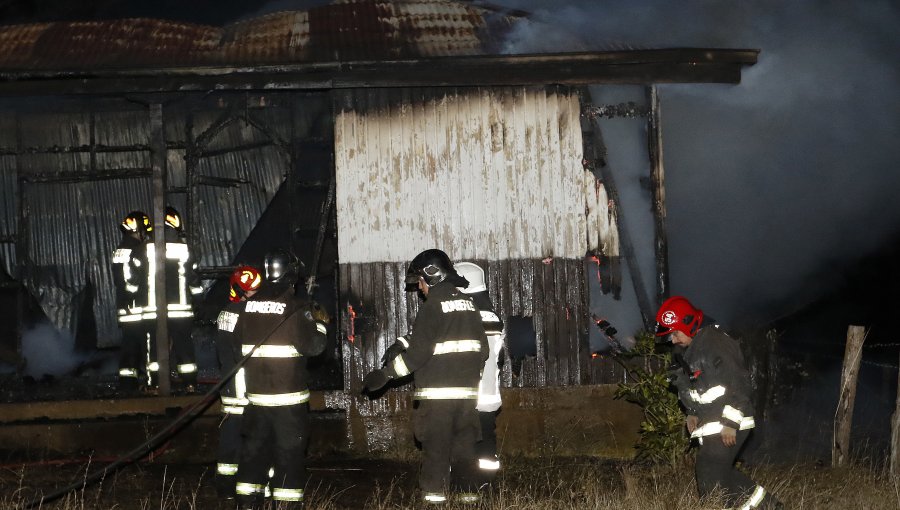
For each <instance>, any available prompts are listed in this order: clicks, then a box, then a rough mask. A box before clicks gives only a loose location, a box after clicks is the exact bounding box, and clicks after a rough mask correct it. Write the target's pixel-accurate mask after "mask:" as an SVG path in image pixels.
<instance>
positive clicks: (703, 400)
mask: <svg viewBox="0 0 900 510" xmlns="http://www.w3.org/2000/svg"><path fill="white" fill-rule="evenodd" d="M688 394H689V395H690V396H691V399H693V401H694V402H697V403H698V404H709V403H711V402H713V401H715V400H716V399H717V398H719V397H721V396H722V395H724V394H725V386H721V385H720V386H713V387H712V388H710V389H708V390H706V391H705V392H703V393H702V394H701V393H700V392H698V391H697V390H691V391H690V392H688Z"/></svg>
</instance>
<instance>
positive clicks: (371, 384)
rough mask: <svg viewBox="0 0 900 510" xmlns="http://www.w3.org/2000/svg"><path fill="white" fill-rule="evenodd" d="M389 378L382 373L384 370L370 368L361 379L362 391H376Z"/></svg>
mask: <svg viewBox="0 0 900 510" xmlns="http://www.w3.org/2000/svg"><path fill="white" fill-rule="evenodd" d="M390 380H391V378H390V377H388V376H387V374H385V373H384V370H372V371H371V372H369V373H368V374H367V375H366V377H365V378H364V379H363V392H364V393H367V392H368V393H371V392H373V391H378V390H380V389H381V388H383V387H384V385H385V384H387V383H388V381H390Z"/></svg>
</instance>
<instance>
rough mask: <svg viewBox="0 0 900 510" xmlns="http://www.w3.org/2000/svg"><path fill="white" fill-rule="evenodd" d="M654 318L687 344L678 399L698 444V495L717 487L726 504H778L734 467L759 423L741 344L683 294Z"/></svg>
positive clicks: (660, 329)
mask: <svg viewBox="0 0 900 510" xmlns="http://www.w3.org/2000/svg"><path fill="white" fill-rule="evenodd" d="M656 322H657V331H656V335H657V336H666V335H670V338H671V341H672V344H673V345H675V346H676V348H683V349H684V352H683V354H682V356H683V359H684V362H685V364H686V370H687V371H688V372H689V373H688V374H687V377H686V378H682V379H681V384H679V385H678V386H679V388H678V389H679V399H680V400H681V403H682V404H683V405H684V407H685V408H686V409H687V412H688V416H687V419H686V425H687V429H688V432H689V433H690V435H691V438H695V439H697V440H698V442H699V443H700V449H699V452H698V454H697V460H696V465H695V469H696V478H697V489H698V491H699V492H700V496H701V497H703V496H706V495H707V494H710V493H711V492H713V491H714V490H715V488H716V487H717V486H718V487H720V488H721V489H722V490H724V491H725V493H726V497H727V498H728V506H727V508H741V509H745V510H749V509H753V508H780V503H778V501H777V500H776V499H775V498H774V497H772V496H769V497H767V494H766V490H765V489H764V488H763V487H762V486H760V485H757V484H756V483H755V482H753V480H751V479H750V478H749V477H748V476H747V475H745V474H744V473H743V472H741V471H739V470H738V469H737V468H735V466H734V462H735V459H736V458H737V455H738V453H739V452H740V450H741V447H742V446H743V444H744V442H745V441H746V440H747V436H748V435H749V434H750V430H751V429H753V427H754V426H755V422H754V419H753V404H752V402H751V386H750V375H749V373H748V371H747V368H746V366H745V364H744V357H743V355H742V354H741V349H740V345H738V342H737V341H736V340H734V339H733V338H731V337H730V336H728V335H727V334H725V332H724V331H722V330H721V329H719V327H718V326H717V325H713V324H707V323H704V321H703V311H702V310H700V309H698V308H695V307H694V306H693V305H692V304H691V303H690V302H689V301H688V300H687V299H685V298H684V297H681V296H673V297H671V298H669V299H667V300H666V301H665V302H664V303H663V304H662V306H661V307H660V308H659V311H658V312H657V314H656ZM685 383H686V384H685Z"/></svg>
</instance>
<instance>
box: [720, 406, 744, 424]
mask: <svg viewBox="0 0 900 510" xmlns="http://www.w3.org/2000/svg"><path fill="white" fill-rule="evenodd" d="M722 418H725V419H728V420H731V421H733V422H735V423H740V422H741V420H743V419H744V413H742V412H741V411H740V410H738V409H735V408H734V407H731V406H729V405H726V406H725V407H724V408H723V409H722Z"/></svg>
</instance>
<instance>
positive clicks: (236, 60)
mask: <svg viewBox="0 0 900 510" xmlns="http://www.w3.org/2000/svg"><path fill="white" fill-rule="evenodd" d="M514 19H515V18H514V17H511V16H505V15H499V16H498V15H497V14H496V13H495V12H493V11H489V10H487V9H484V8H480V7H476V6H473V5H470V4H465V3H461V2H456V1H451V0H406V1H394V2H390V1H378V0H345V1H339V2H335V3H332V4H330V5H325V6H321V7H316V8H313V9H310V10H308V11H285V12H278V13H274V14H268V15H265V16H261V17H258V18H253V19H249V20H244V21H239V22H236V23H233V24H230V25H226V26H225V27H212V26H204V25H193V24H189V23H180V22H174V21H166V20H158V19H146V18H137V19H122V20H112V21H83V22H82V21H77V22H54V23H37V24H30V25H12V26H6V27H0V69H64V70H69V69H71V70H75V69H78V70H84V69H104V68H143V67H156V66H165V67H179V66H199V65H223V64H226V65H227V64H277V63H296V62H319V61H344V60H387V59H403V58H418V57H434V56H462V55H479V54H485V53H488V52H489V50H490V48H491V47H493V45H495V44H496V42H497V40H498V39H499V37H500V34H501V33H502V32H503V30H504V29H506V28H508V27H509V26H510V25H511V24H512V23H513V21H514ZM494 29H497V31H495V30H494Z"/></svg>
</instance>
